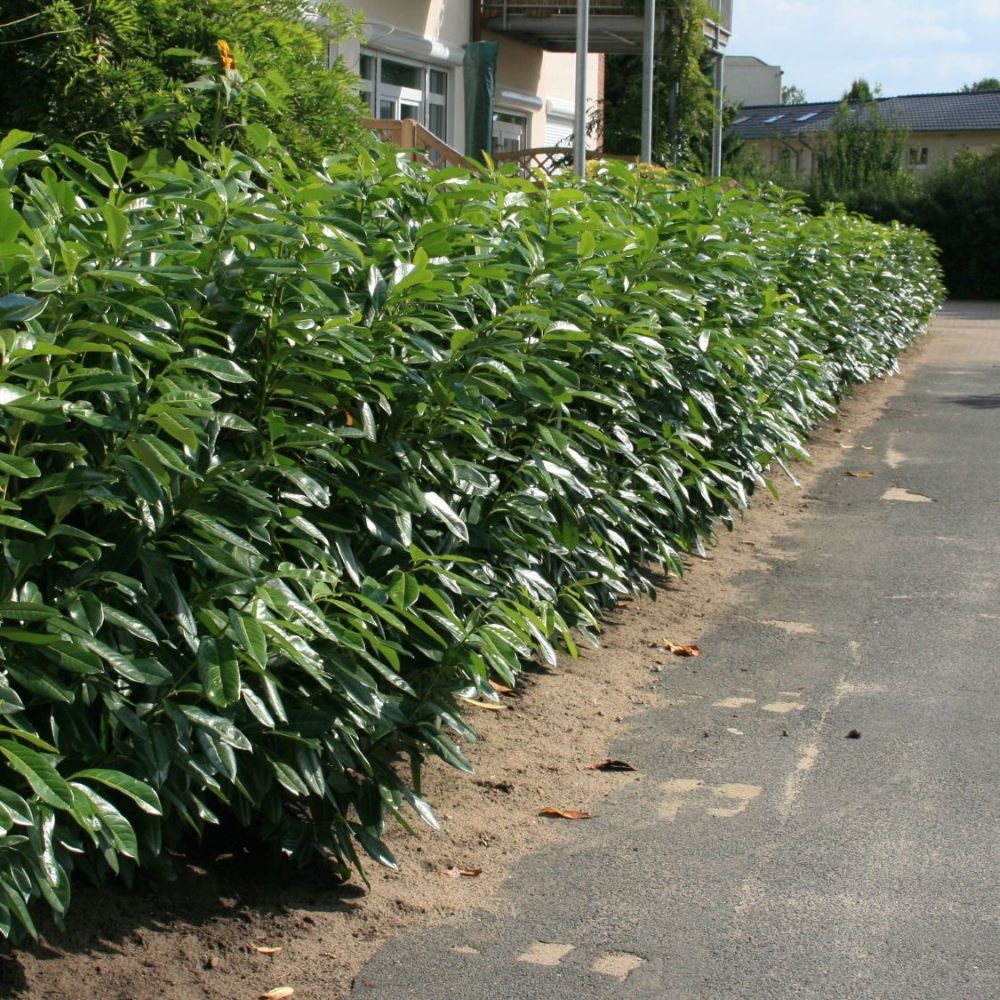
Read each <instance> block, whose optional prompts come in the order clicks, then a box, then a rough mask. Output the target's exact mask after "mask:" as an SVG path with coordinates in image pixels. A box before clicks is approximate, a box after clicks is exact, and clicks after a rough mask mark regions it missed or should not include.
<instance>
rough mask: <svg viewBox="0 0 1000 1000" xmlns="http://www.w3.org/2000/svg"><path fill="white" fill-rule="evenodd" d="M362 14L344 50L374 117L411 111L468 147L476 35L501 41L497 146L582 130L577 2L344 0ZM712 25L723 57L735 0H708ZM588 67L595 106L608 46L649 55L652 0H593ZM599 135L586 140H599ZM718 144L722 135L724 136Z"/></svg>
mask: <svg viewBox="0 0 1000 1000" xmlns="http://www.w3.org/2000/svg"><path fill="white" fill-rule="evenodd" d="M344 3H345V5H346V6H347V7H350V8H352V9H354V10H359V11H361V12H362V13H363V14H364V15H365V21H366V24H365V27H364V30H363V33H364V40H363V41H361V42H358V41H352V42H346V43H343V44H341V45H340V47H339V49H338V54H339V55H340V56H342V57H343V58H344V60H345V62H346V63H347V66H348V67H349V68H350V69H352V70H353V71H354V72H356V73H357V74H358V76H359V77H360V79H361V91H362V96H363V98H364V100H365V101H366V102H367V104H368V107H369V110H370V112H371V116H372V118H374V119H382V120H386V121H398V120H400V119H412V120H415V121H416V122H418V123H419V124H420V125H421V126H423V127H424V128H425V129H427V130H428V131H429V132H430V133H432V134H433V135H434V136H436V137H437V138H438V139H440V140H442V141H443V142H445V143H447V144H448V146H450V147H452V148H453V149H457V150H464V149H465V146H466V134H467V131H469V128H468V123H467V122H466V121H465V93H464V87H465V82H464V74H463V60H464V57H465V47H466V46H467V45H468V44H469V43H470V42H477V41H490V40H494V41H497V42H498V43H499V55H498V61H497V69H496V79H495V89H494V113H493V123H492V126H493V127H492V136H493V150H494V152H495V153H497V152H510V151H514V150H521V149H526V148H539V147H551V146H557V145H558V146H568V145H569V144H570V142H571V141H573V139H574V136H575V134H576V132H577V122H578V120H579V119H578V117H577V115H578V108H577V57H576V48H577V34H576V29H577V27H578V25H579V20H580V15H581V14H582V12H581V11H580V10H579V9H578V3H577V0H344ZM708 7H709V9H710V12H711V13H710V19H709V20H708V21H706V23H705V33H706V36H708V37H709V39H710V41H711V43H712V46H713V49H714V51H715V52H716V53H717V54H718V55H719V57H720V58H719V62H720V68H721V52H722V50H723V49H724V48H725V45H726V43H727V42H728V40H729V35H730V30H731V25H732V0H709V2H708ZM586 10H587V11H588V12H589V38H588V45H587V52H588V55H587V57H586V61H585V66H586V72H585V74H584V77H585V81H586V86H585V95H586V96H585V101H584V102H583V103H584V104H585V108H586V110H587V111H588V112H589V111H590V110H591V109H595V108H597V107H598V106H599V104H600V102H601V99H602V97H603V71H604V54H605V53H608V52H629V53H635V54H636V55H642V54H643V52H644V50H645V46H646V43H647V41H648V40H649V39H651V38H652V37H653V35H654V34H655V32H656V31H657V30H658V29H659V28H660V27H662V24H661V22H660V21H658V20H657V18H656V17H652V16H651V17H646V13H647V12H649V13H650V14H651V15H652V14H653V13H654V12H655V0H589V5H588V7H587V8H586ZM597 142H598V137H597V136H594V137H592V138H588V141H587V145H588V146H590V147H594V146H596V145H597ZM719 146H720V148H721V134H720V136H719Z"/></svg>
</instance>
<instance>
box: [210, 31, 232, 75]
mask: <svg viewBox="0 0 1000 1000" xmlns="http://www.w3.org/2000/svg"><path fill="white" fill-rule="evenodd" d="M215 47H216V48H217V49H218V50H219V59H220V60H221V61H222V71H223V72H224V73H228V72H229V71H230V70H231V69H236V60H235V59H234V58H233V51H232V49H230V47H229V42H227V41H226V40H225V39H224V38H220V39H219V40H218V41H217V42H216V43H215Z"/></svg>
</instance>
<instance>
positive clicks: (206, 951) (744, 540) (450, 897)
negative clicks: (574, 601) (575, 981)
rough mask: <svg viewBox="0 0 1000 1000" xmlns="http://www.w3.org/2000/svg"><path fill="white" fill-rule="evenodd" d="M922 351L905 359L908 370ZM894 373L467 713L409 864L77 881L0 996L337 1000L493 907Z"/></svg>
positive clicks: (678, 678) (762, 559) (195, 860)
mask: <svg viewBox="0 0 1000 1000" xmlns="http://www.w3.org/2000/svg"><path fill="white" fill-rule="evenodd" d="M922 349H923V348H922V346H921V344H918V345H917V346H915V347H914V348H911V350H910V351H909V352H908V354H907V355H906V356H904V358H903V360H902V367H903V372H904V377H905V373H906V371H907V370H909V369H911V368H912V366H913V364H914V361H915V359H916V358H917V357H918V356H919V354H920V353H921V351H922ZM899 385H900V379H899V378H898V377H897V378H894V379H889V380H886V381H881V382H876V383H872V384H870V385H867V386H863V387H861V388H860V389H858V390H857V393H856V395H855V396H854V398H852V399H850V400H849V401H847V402H846V403H845V405H844V406H843V408H842V410H841V412H840V414H839V415H838V417H837V418H835V419H834V420H831V421H830V422H828V423H827V424H825V425H824V426H822V427H821V428H819V429H818V430H817V431H816V432H815V434H814V435H813V437H812V438H811V439H810V442H809V450H810V453H811V455H812V463H811V465H808V466H805V465H799V466H797V467H796V468H795V470H794V472H795V475H796V477H797V478H798V480H799V483H798V485H795V484H792V483H791V482H789V481H787V480H785V479H784V478H783V477H781V479H780V481H779V482H778V486H779V489H780V492H781V497H780V499H779V500H777V501H775V500H773V499H772V498H771V497H770V496H769V495H768V494H767V493H766V492H762V493H760V494H759V495H758V496H757V497H755V499H754V503H753V506H752V508H751V510H750V511H748V512H747V513H746V515H745V516H744V517H743V518H742V519H741V520H740V521H739V522H738V523H737V527H736V530H735V531H733V532H731V533H729V532H725V533H723V535H722V536H721V537H720V539H719V542H718V544H717V545H716V546H715V547H714V548H713V549H712V550H711V552H710V554H709V557H708V558H707V559H704V560H701V559H695V560H691V563H690V567H689V571H688V572H687V573H686V574H685V576H684V577H683V579H679V580H678V579H670V580H666V581H664V582H663V585H662V586H661V588H660V593H659V595H658V599H657V600H655V601H653V600H636V601H633V602H628V603H625V604H623V605H622V606H621V607H620V608H619V609H618V610H617V611H615V612H613V613H612V614H611V615H610V618H609V624H608V627H607V629H606V631H605V633H604V637H603V638H604V641H603V645H602V647H601V648H600V649H598V650H590V649H587V650H583V651H582V655H581V657H580V659H579V660H576V661H570V660H566V661H564V662H562V663H561V664H560V669H559V670H558V671H550V670H529V671H526V672H525V674H524V675H523V685H522V687H521V688H520V689H519V691H518V692H517V694H515V695H511V696H506V697H505V699H504V706H505V707H504V710H503V711H499V712H493V711H485V710H481V709H477V708H475V707H470V708H469V710H468V716H469V717H470V718H471V721H472V722H473V724H474V725H475V727H476V729H477V731H478V732H479V741H478V742H477V743H476V744H475V745H473V746H471V747H468V748H467V751H468V755H469V757H470V759H471V760H472V762H473V764H474V765H475V774H473V775H463V774H460V773H459V772H456V771H454V770H451V769H450V768H447V767H446V766H444V765H439V764H434V765H431V766H429V767H428V769H427V775H426V778H425V787H424V791H425V794H426V795H427V797H428V798H429V799H430V800H431V802H432V803H433V805H434V807H435V810H436V812H437V815H438V818H439V819H440V820H441V822H442V825H443V831H442V832H440V833H435V832H433V831H431V830H429V829H427V828H422V829H421V831H420V839H419V840H418V839H414V838H412V837H409V836H408V835H406V834H405V833H403V832H402V831H401V830H400V831H396V832H394V833H393V834H392V835H391V838H390V843H391V846H392V848H393V850H394V852H395V853H396V856H397V857H398V858H399V860H400V865H401V870H400V871H399V872H398V873H394V872H388V871H386V870H384V869H381V868H378V867H377V866H374V865H372V866H371V868H370V870H369V877H370V878H371V889H370V890H368V891H366V890H365V889H364V888H363V886H361V885H360V883H359V884H348V885H346V886H343V885H338V884H337V883H336V882H335V881H334V879H333V878H332V877H331V876H330V875H329V874H328V873H326V872H324V871H320V870H307V871H298V870H294V869H291V868H289V867H286V866H282V865H281V864H279V863H272V862H268V861H266V860H262V859H261V858H260V857H258V856H253V855H252V854H250V853H249V852H247V851H241V852H239V853H238V854H236V855H234V854H232V853H229V850H231V849H229V850H227V848H226V845H225V844H222V843H219V844H215V845H211V844H209V845H205V848H204V849H203V850H202V851H200V853H199V854H197V855H192V856H190V857H188V858H186V859H185V860H184V864H183V865H182V870H181V875H180V878H179V879H178V881H176V882H174V883H168V884H164V883H151V882H148V881H142V882H140V883H139V884H137V885H136V886H135V887H134V888H133V889H132V890H126V889H124V888H123V887H119V886H108V887H103V888H100V889H93V888H90V887H89V886H86V885H79V886H77V887H75V888H74V897H73V905H72V909H71V914H70V919H69V921H68V926H67V928H66V930H65V931H63V932H58V931H55V930H51V929H50V931H49V932H48V933H45V934H44V936H43V940H42V942H41V943H40V944H39V945H38V946H36V947H32V948H30V949H23V950H13V951H8V952H7V953H5V954H0V993H2V995H3V996H5V997H29V996H30V997H32V998H48V1000H56V998H58V1000H77V998H92V997H101V998H102V1000H154V998H156V1000H195V998H203V997H208V998H225V1000H244V998H246V1000H253V998H255V997H258V996H260V995H261V994H264V993H266V992H267V991H269V990H273V989H275V988H278V987H290V988H292V989H293V990H294V997H295V1000H334V998H336V997H340V996H342V995H343V994H344V993H345V992H346V991H347V990H348V989H349V988H350V985H351V982H352V980H353V977H354V976H355V974H356V973H357V972H358V970H359V969H360V968H361V966H362V965H363V964H364V963H365V962H366V961H367V960H368V959H369V957H370V956H371V955H372V954H373V953H374V952H375V951H376V949H377V948H378V947H379V946H380V945H381V944H382V943H383V942H385V941H386V940H387V939H388V938H390V937H391V936H393V935H394V934H397V933H399V932H400V931H403V930H406V929H407V928H411V927H415V926H419V925H423V924H426V923H428V922H430V921H440V920H445V919H447V918H449V917H451V916H453V915H457V914H461V913H464V912H467V911H468V910H470V909H472V908H490V907H491V906H493V905H495V897H496V890H497V888H498V886H499V885H500V884H501V882H502V881H503V880H504V878H505V877H506V875H507V874H508V872H509V870H510V868H511V865H512V864H513V863H514V862H515V861H516V860H517V859H518V858H519V857H520V856H521V855H523V854H524V853H525V852H527V851H529V850H531V849H532V848H533V847H535V846H536V845H538V844H539V843H541V842H543V841H544V840H546V839H548V838H551V837H553V836H556V835H558V831H559V829H560V826H561V825H562V824H564V823H565V822H566V821H565V820H562V819H550V818H546V817H542V816H540V815H539V812H540V810H541V809H543V808H545V807H546V806H553V807H557V808H564V809H577V810H588V809H595V808H599V803H600V800H601V799H602V797H604V796H607V795H608V794H610V792H611V791H613V790H614V789H617V788H619V787H620V786H621V783H622V782H627V781H634V780H639V778H638V776H637V775H635V774H630V773H628V772H603V771H596V770H591V769H589V766H590V765H593V764H595V763H598V762H600V761H602V760H604V759H606V758H607V756H608V748H609V746H610V744H611V743H612V741H613V740H614V739H616V738H617V737H618V736H619V735H621V733H622V732H623V730H624V729H626V728H627V727H628V725H629V715H630V714H631V713H633V712H634V711H636V710H637V709H640V708H641V707H642V706H645V705H649V704H654V703H656V702H662V701H663V700H664V699H668V698H670V696H671V689H672V688H674V689H676V688H678V687H683V677H684V674H685V672H686V671H687V670H690V669H695V668H696V667H697V663H698V661H697V660H696V659H688V658H684V657H680V656H675V655H671V653H669V652H667V651H666V649H665V643H666V642H672V643H678V644H686V643H697V642H698V641H699V637H700V634H701V633H702V632H703V631H704V630H705V629H706V628H707V626H708V624H709V623H711V622H712V621H713V620H714V619H716V618H718V617H719V616H720V615H722V614H723V613H725V612H726V611H727V609H729V608H730V607H731V606H733V603H734V600H735V599H736V598H737V597H738V593H739V590H738V587H739V584H738V581H737V577H738V575H739V574H741V573H744V572H746V571H747V570H750V569H753V568H755V567H756V566H759V565H761V564H762V563H763V564H765V565H766V564H768V563H771V562H773V561H774V560H776V559H779V558H787V556H782V555H781V554H780V553H779V552H778V550H777V549H776V548H775V546H774V543H775V541H776V540H777V539H779V538H780V537H781V536H782V535H785V534H787V533H788V532H789V531H790V529H791V527H792V526H793V525H794V523H795V522H796V520H797V519H798V518H800V517H802V516H803V514H804V513H805V512H806V511H807V510H808V509H809V505H810V492H809V491H810V485H811V484H812V483H813V482H814V481H815V478H816V476H817V475H818V474H819V473H820V472H822V471H824V470H825V469H828V468H829V467H831V466H832V465H834V464H836V463H840V462H841V461H842V460H843V459H844V456H845V454H847V455H850V456H852V458H853V456H855V455H856V456H857V462H858V466H857V467H858V468H863V467H864V456H865V454H866V452H865V450H864V448H865V433H864V432H865V429H866V428H867V427H869V426H870V425H871V423H872V422H873V421H874V420H875V419H876V418H877V416H878V415H879V413H880V412H881V411H882V409H883V407H884V405H885V403H886V401H887V400H888V399H890V398H891V397H892V396H893V395H894V394H895V393H896V392H897V391H898V388H899ZM852 467H853V466H852ZM657 647H659V648H657ZM463 868H464V869H467V870H468V872H469V874H461V873H459V871H458V870H460V869H463ZM479 869H481V872H480V873H479V874H472V872H475V871H476V870H479ZM278 995H281V994H278ZM284 995H285V996H288V995H289V994H284Z"/></svg>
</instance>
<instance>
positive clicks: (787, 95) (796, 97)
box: [781, 84, 806, 104]
mask: <svg viewBox="0 0 1000 1000" xmlns="http://www.w3.org/2000/svg"><path fill="white" fill-rule="evenodd" d="M781 103H782V104H805V103H806V94H805V91H804V90H803V89H802V88H801V87H796V86H795V85H794V84H790V85H789V86H787V87H782V88H781Z"/></svg>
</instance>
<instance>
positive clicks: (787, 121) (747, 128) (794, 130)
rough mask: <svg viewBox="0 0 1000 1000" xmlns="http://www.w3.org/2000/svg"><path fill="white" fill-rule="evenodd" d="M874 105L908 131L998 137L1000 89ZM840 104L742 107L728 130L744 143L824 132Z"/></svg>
mask: <svg viewBox="0 0 1000 1000" xmlns="http://www.w3.org/2000/svg"><path fill="white" fill-rule="evenodd" d="M875 103H876V105H877V106H878V109H879V111H880V112H881V113H882V116H883V117H884V118H885V119H886V120H887V121H890V122H891V123H892V124H894V125H898V126H899V127H900V128H904V129H906V130H907V131H908V132H1000V90H989V91H984V92H982V93H977V94H910V95H907V96H904V97H880V98H878V99H877V100H876V102H875ZM840 104H841V102H839V101H826V102H823V103H820V104H767V105H755V106H752V107H745V108H743V109H742V110H741V111H740V113H739V114H738V115H737V116H736V118H735V120H734V121H733V124H732V126H731V128H732V131H733V132H735V133H736V134H737V135H738V136H740V137H741V138H743V139H775V138H783V137H784V138H788V137H790V136H798V135H807V134H809V133H817V132H828V131H829V130H830V123H831V121H832V119H833V116H834V114H835V113H836V111H837V108H838V107H840ZM855 106H856V105H855Z"/></svg>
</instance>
